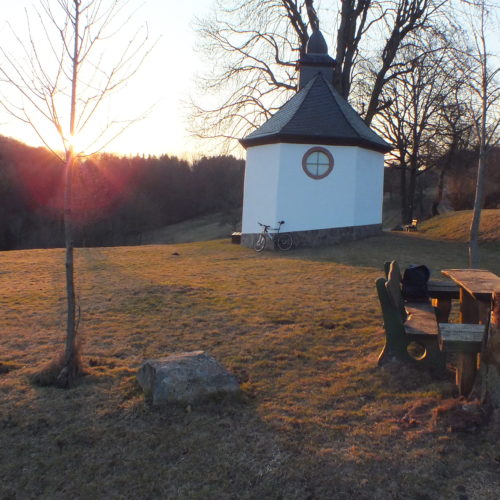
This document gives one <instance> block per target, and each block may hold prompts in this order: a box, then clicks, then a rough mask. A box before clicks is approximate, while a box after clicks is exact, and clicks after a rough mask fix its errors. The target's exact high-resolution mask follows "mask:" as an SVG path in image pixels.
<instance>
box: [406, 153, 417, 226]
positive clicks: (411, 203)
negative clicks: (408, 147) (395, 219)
mask: <svg viewBox="0 0 500 500" xmlns="http://www.w3.org/2000/svg"><path fill="white" fill-rule="evenodd" d="M412 163H415V162H412ZM416 183H417V166H416V165H414V164H413V165H412V166H411V168H410V182H409V184H408V193H407V195H406V197H407V209H406V217H407V221H408V222H407V224H410V223H411V221H412V219H413V217H414V213H415V188H416Z"/></svg>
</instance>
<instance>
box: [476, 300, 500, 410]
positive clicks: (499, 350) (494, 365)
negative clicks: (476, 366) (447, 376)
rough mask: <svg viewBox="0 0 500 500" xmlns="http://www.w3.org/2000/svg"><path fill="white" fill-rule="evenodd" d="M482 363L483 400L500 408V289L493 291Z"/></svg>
mask: <svg viewBox="0 0 500 500" xmlns="http://www.w3.org/2000/svg"><path fill="white" fill-rule="evenodd" d="M481 365H482V366H481V369H482V400H483V402H486V403H488V404H490V405H491V406H493V407H494V408H500V290H496V291H495V292H494V293H493V299H492V310H491V320H490V328H489V332H488V338H487V342H486V348H485V350H484V352H483V354H482V356H481Z"/></svg>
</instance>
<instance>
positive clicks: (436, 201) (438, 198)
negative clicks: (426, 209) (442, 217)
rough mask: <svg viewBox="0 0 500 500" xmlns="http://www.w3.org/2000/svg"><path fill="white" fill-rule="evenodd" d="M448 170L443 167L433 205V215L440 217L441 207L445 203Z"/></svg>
mask: <svg viewBox="0 0 500 500" xmlns="http://www.w3.org/2000/svg"><path fill="white" fill-rule="evenodd" d="M446 170H447V169H446V168H445V167H443V168H442V169H441V172H439V180H438V185H437V192H436V197H435V198H434V201H433V203H432V215H433V216H436V215H439V205H440V204H441V202H442V201H443V194H444V176H445V174H446Z"/></svg>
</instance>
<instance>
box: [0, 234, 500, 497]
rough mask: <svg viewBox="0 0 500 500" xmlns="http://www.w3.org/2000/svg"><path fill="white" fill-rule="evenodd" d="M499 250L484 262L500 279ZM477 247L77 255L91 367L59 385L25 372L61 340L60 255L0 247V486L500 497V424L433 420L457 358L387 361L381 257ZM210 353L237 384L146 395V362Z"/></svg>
mask: <svg viewBox="0 0 500 500" xmlns="http://www.w3.org/2000/svg"><path fill="white" fill-rule="evenodd" d="M429 231H430V229H429ZM499 250H500V247H499V246H496V245H493V246H489V247H487V248H484V249H483V250H482V262H481V265H482V267H485V268H488V269H490V270H492V271H494V272H496V273H499V274H500V252H499ZM466 255H467V252H466V247H465V244H464V243H462V242H460V241H444V240H443V237H442V236H440V237H439V239H438V237H437V236H435V235H433V234H427V231H426V230H425V227H424V225H422V232H419V233H407V234H403V233H386V234H384V235H382V236H380V237H376V238H370V239H367V240H364V241H358V242H353V243H349V244H344V245H339V246H337V247H333V248H328V249H316V250H295V251H292V252H289V253H275V252H264V253H263V254H257V253H255V252H254V251H252V250H249V249H246V248H243V247H240V246H237V245H232V244H231V243H230V242H229V239H228V238H226V239H222V240H216V241H209V242H198V243H187V244H173V245H149V246H141V247H121V248H90V249H78V250H77V251H76V268H77V273H78V274H77V290H78V301H79V304H80V323H79V331H80V334H81V339H82V351H83V359H84V363H85V365H86V368H87V372H88V374H87V375H86V376H85V377H84V378H83V379H82V381H81V383H80V384H79V385H78V386H77V387H76V388H74V389H72V390H60V389H54V388H42V387H36V386H33V385H31V384H30V383H29V374H30V373H32V372H33V370H35V369H37V368H39V367H40V366H42V365H43V364H44V363H45V362H46V361H48V360H51V359H52V358H53V357H54V356H55V355H56V353H57V352H59V350H60V349H61V347H62V340H63V337H64V321H65V316H64V311H65V302H64V296H65V295H64V260H63V251H62V250H29V251H15V252H2V253H0V311H1V315H2V321H1V329H2V333H1V337H2V341H1V344H0V432H1V446H0V498H2V499H29V498H47V499H66V498H74V499H76V498H81V499H87V498H92V499H96V498H98V499H100V498H106V499H112V498H141V499H142V498H145V499H155V498H166V499H257V498H260V499H287V500H288V499H300V500H305V499H337V498H338V499H349V498H356V499H384V500H385V499H421V500H424V499H448V498H449V499H458V498H461V499H466V498H468V499H481V500H490V499H491V500H493V499H497V498H498V495H499V491H500V445H499V444H498V443H499V438H500V436H499V434H498V429H496V428H494V427H492V426H486V427H483V428H482V429H480V430H479V431H478V432H476V433H450V432H449V431H448V429H447V428H446V426H445V425H440V422H439V421H435V420H434V419H433V409H435V408H436V407H438V406H439V405H441V404H442V402H443V400H446V399H447V398H451V397H454V396H455V388H454V384H453V373H452V371H451V368H452V367H451V366H450V372H449V376H448V377H444V378H442V379H439V380H436V379H432V378H431V377H430V375H429V374H428V373H425V372H414V371H412V370H410V369H408V368H405V367H387V368H383V369H381V368H378V367H377V364H376V363H377V356H378V354H379V352H380V350H381V348H382V345H383V336H382V333H381V322H382V320H381V314H380V310H379V304H378V299H377V297H376V293H375V288H374V280H375V279H376V278H377V277H379V276H380V275H381V274H382V264H383V262H384V260H389V259H393V258H395V259H397V260H398V261H399V262H400V263H401V266H402V267H404V266H406V265H408V264H415V263H425V264H427V265H428V266H429V267H430V268H431V269H432V277H433V278H438V277H439V269H442V268H447V267H466V265H467V259H466ZM198 349H202V350H206V351H207V352H209V353H210V354H212V355H213V356H215V357H216V358H217V359H218V360H219V361H220V362H221V363H223V364H224V365H225V366H226V367H227V368H228V369H229V370H231V371H232V372H233V373H235V374H236V375H237V377H238V378H239V380H240V382H241V386H242V389H243V394H242V397H241V398H239V399H238V400H227V401H224V400H223V401H213V402H209V403H206V404H203V405H200V406H195V407H192V408H169V409H163V410H158V409H153V408H150V407H148V406H147V405H146V404H145V403H144V400H143V397H142V394H141V391H140V389H139V388H138V386H137V384H136V381H135V375H136V373H137V370H138V368H139V366H140V364H141V362H142V361H143V360H144V359H146V358H150V357H154V358H155V357H161V356H165V355H168V354H170V353H173V352H179V351H190V350H198ZM409 416H411V418H409Z"/></svg>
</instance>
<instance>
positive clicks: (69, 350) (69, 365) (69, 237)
mask: <svg viewBox="0 0 500 500" xmlns="http://www.w3.org/2000/svg"><path fill="white" fill-rule="evenodd" d="M73 1H74V8H75V12H74V16H75V17H74V26H73V27H74V46H73V55H72V77H71V102H70V123H69V130H70V140H71V143H70V144H69V147H68V148H67V150H66V166H65V169H66V171H65V185H64V242H65V248H66V305H67V325H66V346H65V350H64V358H63V365H62V367H61V371H60V373H59V375H58V376H57V385H58V386H60V387H65V388H66V387H70V386H71V385H72V384H73V381H74V379H75V378H76V376H77V375H78V374H79V372H80V358H79V356H78V351H77V338H76V304H75V279H74V275H75V268H74V259H73V214H72V191H73V169H74V167H75V152H74V145H73V140H74V137H75V122H76V97H77V82H78V58H79V56H80V54H79V48H80V46H79V43H80V37H79V27H80V24H79V20H80V6H81V0H73Z"/></svg>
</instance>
